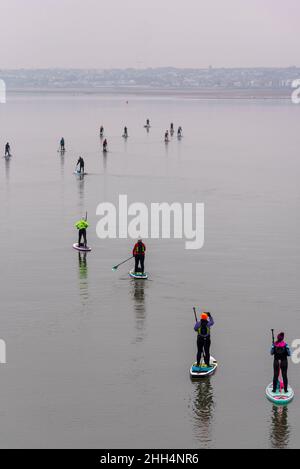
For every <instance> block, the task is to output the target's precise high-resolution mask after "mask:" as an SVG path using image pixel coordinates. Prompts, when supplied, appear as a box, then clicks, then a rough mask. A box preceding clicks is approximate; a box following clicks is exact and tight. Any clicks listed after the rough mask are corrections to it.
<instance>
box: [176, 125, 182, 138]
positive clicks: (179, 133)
mask: <svg viewBox="0 0 300 469" xmlns="http://www.w3.org/2000/svg"><path fill="white" fill-rule="evenodd" d="M177 137H179V138H180V137H182V127H178V131H177Z"/></svg>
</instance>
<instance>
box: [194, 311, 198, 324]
mask: <svg viewBox="0 0 300 469" xmlns="http://www.w3.org/2000/svg"><path fill="white" fill-rule="evenodd" d="M193 311H194V315H195V320H196V322H198V318H197V312H196V308H193Z"/></svg>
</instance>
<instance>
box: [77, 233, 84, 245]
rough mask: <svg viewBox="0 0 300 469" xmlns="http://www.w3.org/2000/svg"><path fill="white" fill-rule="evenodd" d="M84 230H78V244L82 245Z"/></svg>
mask: <svg viewBox="0 0 300 469" xmlns="http://www.w3.org/2000/svg"><path fill="white" fill-rule="evenodd" d="M82 234H83V233H82V230H79V231H78V246H79V247H80V243H81V238H82Z"/></svg>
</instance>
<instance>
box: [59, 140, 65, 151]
mask: <svg viewBox="0 0 300 469" xmlns="http://www.w3.org/2000/svg"><path fill="white" fill-rule="evenodd" d="M65 150H66V149H65V139H64V138H62V139H61V141H60V151H61V152H64V151H65Z"/></svg>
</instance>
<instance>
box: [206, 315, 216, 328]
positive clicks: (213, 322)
mask: <svg viewBox="0 0 300 469" xmlns="http://www.w3.org/2000/svg"><path fill="white" fill-rule="evenodd" d="M207 315H208V317H209V321H208V324H207V327H209V328H210V327H212V326H213V325H214V324H215V321H214V319H213V317H212V315H211V314H210V313H207Z"/></svg>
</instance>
